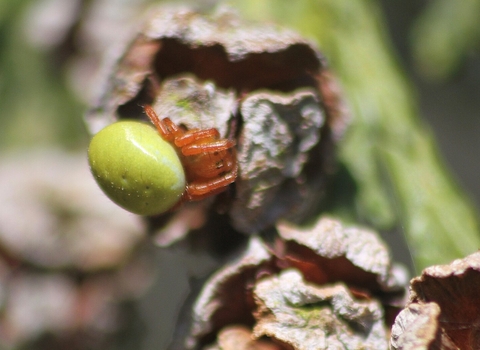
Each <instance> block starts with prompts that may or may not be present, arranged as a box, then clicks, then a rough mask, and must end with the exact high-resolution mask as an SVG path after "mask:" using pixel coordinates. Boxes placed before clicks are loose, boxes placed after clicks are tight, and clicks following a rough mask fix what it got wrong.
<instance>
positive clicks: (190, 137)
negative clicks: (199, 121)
mask: <svg viewBox="0 0 480 350" xmlns="http://www.w3.org/2000/svg"><path fill="white" fill-rule="evenodd" d="M219 137H220V134H219V133H218V130H217V129H214V128H212V129H204V130H190V131H187V132H186V133H185V134H184V135H182V136H179V137H177V138H176V139H175V145H176V146H177V147H184V146H186V145H189V144H191V143H194V142H196V141H204V140H208V139H212V140H217V139H218V138H219Z"/></svg>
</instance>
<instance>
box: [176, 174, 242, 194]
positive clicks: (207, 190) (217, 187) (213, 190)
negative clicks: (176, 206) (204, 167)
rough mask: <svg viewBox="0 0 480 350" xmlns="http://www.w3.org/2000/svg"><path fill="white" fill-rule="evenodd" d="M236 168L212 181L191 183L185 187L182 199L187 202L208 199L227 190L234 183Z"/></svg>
mask: <svg viewBox="0 0 480 350" xmlns="http://www.w3.org/2000/svg"><path fill="white" fill-rule="evenodd" d="M237 172H238V167H235V168H234V169H232V171H230V172H228V173H226V174H225V175H223V176H220V177H217V178H215V179H213V180H210V181H206V182H200V183H198V182H192V183H191V184H189V185H187V188H186V191H185V193H184V197H185V198H184V199H186V200H189V201H198V200H201V199H204V198H206V197H209V196H211V195H214V194H218V193H220V192H223V191H224V190H226V189H227V186H228V185H230V184H231V183H233V182H235V179H236V178H237Z"/></svg>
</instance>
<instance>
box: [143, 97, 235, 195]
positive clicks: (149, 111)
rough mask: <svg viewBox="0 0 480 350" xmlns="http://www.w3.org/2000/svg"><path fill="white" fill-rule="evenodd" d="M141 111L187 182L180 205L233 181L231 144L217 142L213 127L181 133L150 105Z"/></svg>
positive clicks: (224, 186) (181, 130) (182, 131)
mask: <svg viewBox="0 0 480 350" xmlns="http://www.w3.org/2000/svg"><path fill="white" fill-rule="evenodd" d="M143 108H144V110H145V114H146V115H147V116H148V118H150V120H151V121H152V123H153V124H154V125H155V127H156V128H157V130H158V132H159V133H160V135H161V136H162V138H163V139H164V140H165V141H167V142H169V143H170V144H171V145H172V146H174V148H175V149H176V150H177V153H178V155H179V157H180V161H181V163H182V165H183V168H184V171H185V176H186V180H187V185H186V188H185V191H184V193H183V195H182V199H181V200H180V202H184V201H198V200H202V199H204V198H207V197H209V196H212V195H215V194H218V193H220V192H223V191H224V190H226V189H227V186H228V185H230V184H231V183H233V182H234V181H235V179H236V178H237V173H238V166H237V161H236V155H235V148H234V147H235V141H233V140H229V139H221V138H220V134H219V132H218V130H217V129H215V128H210V129H192V130H185V129H184V128H182V127H181V126H178V125H176V124H175V123H174V122H173V121H172V120H171V119H170V118H163V119H160V118H159V116H158V115H157V113H156V112H155V111H154V109H153V108H152V107H151V106H149V105H146V106H144V107H143Z"/></svg>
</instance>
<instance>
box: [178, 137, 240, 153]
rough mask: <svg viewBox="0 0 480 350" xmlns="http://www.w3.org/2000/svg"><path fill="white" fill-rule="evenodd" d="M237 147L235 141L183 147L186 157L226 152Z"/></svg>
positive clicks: (223, 140)
mask: <svg viewBox="0 0 480 350" xmlns="http://www.w3.org/2000/svg"><path fill="white" fill-rule="evenodd" d="M234 146H235V141H233V140H228V139H222V140H217V141H213V142H208V143H193V144H191V145H187V146H184V147H182V154H183V155H184V156H193V155H196V154H200V153H214V152H220V151H225V150H227V149H229V148H232V147H234Z"/></svg>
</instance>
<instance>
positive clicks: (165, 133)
mask: <svg viewBox="0 0 480 350" xmlns="http://www.w3.org/2000/svg"><path fill="white" fill-rule="evenodd" d="M143 109H144V110H145V114H146V115H147V117H148V118H149V119H150V121H151V122H152V123H153V125H155V127H156V128H157V130H158V132H159V133H160V135H162V137H163V138H164V139H165V140H167V141H172V140H173V139H174V138H175V136H177V135H178V134H179V133H181V130H180V129H179V128H178V126H177V125H176V124H175V123H174V122H172V121H171V120H170V118H164V119H163V120H162V119H160V117H159V116H158V114H157V113H156V112H155V110H154V109H153V108H152V106H150V105H145V106H144V107H143Z"/></svg>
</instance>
